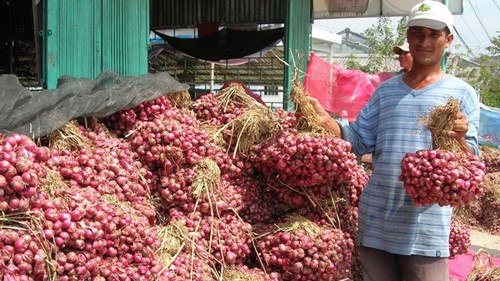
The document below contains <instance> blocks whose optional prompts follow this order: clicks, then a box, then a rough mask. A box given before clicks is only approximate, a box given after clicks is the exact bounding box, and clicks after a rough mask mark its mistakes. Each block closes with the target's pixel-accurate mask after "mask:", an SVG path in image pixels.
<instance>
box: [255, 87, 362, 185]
mask: <svg viewBox="0 0 500 281" xmlns="http://www.w3.org/2000/svg"><path fill="white" fill-rule="evenodd" d="M308 96H309V94H308V93H307V92H306V91H305V90H304V88H303V87H302V85H301V84H300V82H299V81H298V78H295V80H294V87H293V89H292V91H291V95H290V97H291V99H292V101H293V102H294V104H295V107H296V108H297V111H296V116H297V128H296V129H297V130H296V131H295V130H285V131H283V132H281V133H279V134H276V136H275V137H274V138H269V139H267V140H265V141H263V142H261V143H260V145H258V146H255V147H254V148H253V151H251V153H250V156H249V158H248V160H249V161H250V162H251V163H252V165H253V166H254V168H255V169H256V170H257V171H260V172H262V173H264V174H273V175H275V176H276V178H278V179H279V180H281V181H282V182H284V183H285V184H287V185H289V186H291V187H311V186H315V185H320V184H327V183H331V182H332V181H334V180H335V179H347V178H349V176H350V171H351V170H352V169H353V168H354V167H355V166H356V165H357V160H356V156H355V155H354V154H353V153H351V144H350V143H349V142H347V141H345V140H343V139H341V138H339V137H338V136H335V135H334V133H333V132H330V131H327V130H325V129H324V128H323V127H322V126H321V125H320V124H319V120H318V116H317V113H316V112H315V110H314V108H313V107H312V105H311V104H310V102H309V101H308V99H307V97H308Z"/></svg>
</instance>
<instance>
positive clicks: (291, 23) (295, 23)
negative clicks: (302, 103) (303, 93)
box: [283, 0, 312, 110]
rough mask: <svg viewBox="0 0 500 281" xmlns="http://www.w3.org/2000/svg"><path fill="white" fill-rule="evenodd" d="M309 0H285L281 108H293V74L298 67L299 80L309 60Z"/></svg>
mask: <svg viewBox="0 0 500 281" xmlns="http://www.w3.org/2000/svg"><path fill="white" fill-rule="evenodd" d="M311 2H312V1H310V0H286V4H287V5H286V11H287V12H286V16H285V44H284V50H283V52H284V57H285V61H286V63H287V65H286V66H285V73H284V95H283V108H284V109H286V110H292V109H293V103H291V102H290V100H289V99H290V91H291V89H292V85H293V74H294V70H295V68H298V69H299V70H300V71H299V77H300V80H301V82H303V81H304V79H303V78H304V73H305V72H306V69H307V61H308V60H309V50H310V48H309V46H310V40H311V39H310V37H311V9H312V3H311Z"/></svg>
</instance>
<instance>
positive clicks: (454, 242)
mask: <svg viewBox="0 0 500 281" xmlns="http://www.w3.org/2000/svg"><path fill="white" fill-rule="evenodd" d="M449 244H450V245H449V247H450V256H449V258H450V259H453V258H455V257H456V256H458V255H462V254H466V253H467V251H468V249H469V247H470V245H471V241H470V228H469V227H468V226H466V225H464V224H461V223H459V222H457V221H456V220H454V219H452V220H451V229H450V238H449Z"/></svg>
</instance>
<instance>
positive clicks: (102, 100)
mask: <svg viewBox="0 0 500 281" xmlns="http://www.w3.org/2000/svg"><path fill="white" fill-rule="evenodd" d="M188 89H189V85H187V84H182V83H179V82H178V81H176V80H175V79H174V78H172V77H171V76H170V75H168V74H167V73H155V74H145V75H141V76H120V75H118V74H117V73H115V72H112V71H103V72H102V73H101V74H100V75H99V77H98V78H97V79H96V80H91V79H85V78H75V77H70V76H62V77H60V78H59V80H58V86H57V89H51V90H43V91H39V92H31V91H29V90H27V89H26V88H25V87H23V86H22V85H21V84H20V83H19V80H18V78H17V77H16V76H15V75H10V74H7V75H1V76H0V100H1V101H2V102H1V103H0V132H1V133H4V134H7V135H9V134H12V133H19V134H23V135H27V136H29V137H31V138H38V137H42V136H45V135H48V134H50V133H51V132H53V131H55V130H57V129H59V128H61V127H62V126H64V125H65V124H66V123H67V122H69V121H71V120H73V119H75V118H78V117H85V116H87V117H97V118H101V117H106V116H109V115H111V114H114V113H116V112H118V111H120V110H122V109H127V108H132V107H135V106H137V105H139V104H140V103H142V102H145V101H150V100H154V99H156V98H159V97H161V96H164V95H168V94H169V93H176V92H181V91H186V90H188Z"/></svg>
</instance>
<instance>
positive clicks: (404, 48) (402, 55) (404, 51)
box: [392, 40, 413, 74]
mask: <svg viewBox="0 0 500 281" xmlns="http://www.w3.org/2000/svg"><path fill="white" fill-rule="evenodd" d="M392 50H393V51H394V53H395V54H396V55H398V61H399V66H400V67H401V70H400V71H399V72H397V73H396V74H401V73H406V72H408V71H410V69H411V66H412V65H413V57H412V56H411V53H410V46H409V45H408V41H406V40H405V42H404V43H403V44H401V45H399V46H394V48H392Z"/></svg>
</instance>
